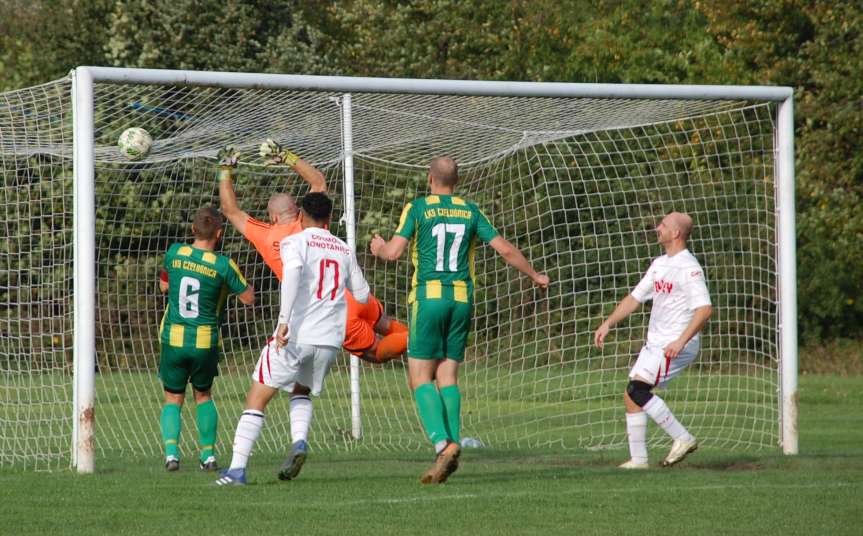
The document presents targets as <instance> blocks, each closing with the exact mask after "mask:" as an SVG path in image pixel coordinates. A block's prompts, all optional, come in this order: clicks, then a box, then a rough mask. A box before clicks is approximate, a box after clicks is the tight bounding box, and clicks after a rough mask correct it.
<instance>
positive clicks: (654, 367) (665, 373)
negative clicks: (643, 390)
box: [629, 339, 701, 387]
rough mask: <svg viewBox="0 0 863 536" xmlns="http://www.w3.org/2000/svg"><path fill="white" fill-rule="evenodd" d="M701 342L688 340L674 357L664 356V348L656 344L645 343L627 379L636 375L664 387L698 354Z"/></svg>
mask: <svg viewBox="0 0 863 536" xmlns="http://www.w3.org/2000/svg"><path fill="white" fill-rule="evenodd" d="M700 346H701V343H700V342H699V340H698V339H695V340H690V341H689V342H688V343H686V346H684V347H683V349H682V350H681V351H680V353H679V354H677V357H675V358H674V359H668V358H667V357H665V350H664V349H662V348H659V347H657V346H650V345H647V344H645V345H644V346H643V347H642V348H641V352H639V354H638V359H636V361H635V365H633V366H632V370H630V371H629V379H630V380H632V379H635V377H636V376H638V377H641V378H644V379H645V380H647V381H648V382H651V381H652V382H653V385H654V386H655V387H665V385H666V384H667V383H668V382H669V381H670V380H672V379H673V378H674V377H676V376H679V375H680V373H681V372H683V370H684V369H685V368H686V367H688V366H689V365H690V364H691V363H692V362H693V361H695V358H696V357H697V356H698V348H699V347H700Z"/></svg>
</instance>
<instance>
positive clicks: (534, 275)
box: [488, 235, 550, 288]
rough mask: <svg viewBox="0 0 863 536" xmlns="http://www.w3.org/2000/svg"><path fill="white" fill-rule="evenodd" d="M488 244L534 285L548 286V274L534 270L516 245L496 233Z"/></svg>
mask: <svg viewBox="0 0 863 536" xmlns="http://www.w3.org/2000/svg"><path fill="white" fill-rule="evenodd" d="M488 245H489V246H491V247H492V248H493V249H494V250H495V251H497V253H498V254H499V255H500V256H501V257H503V260H505V261H506V262H507V264H509V265H510V266H512V267H513V268H515V269H516V270H518V271H519V272H521V273H523V274H524V275H526V276H528V277H529V278H530V279H531V280H532V281H533V284H534V285H536V286H538V287H540V288H548V284H549V282H550V280H549V278H548V276H547V275H545V274H541V273H539V272H537V271H536V270H534V269H533V266H531V264H530V261H528V260H527V258H526V257H525V256H524V254H523V253H522V252H521V251H520V250H519V249H518V248H517V247H515V246H514V245H512V243H511V242H510V241H509V240H507V239H505V238H504V237H502V236H499V235H498V236H496V237H494V238H492V239H491V241H490V242H489V243H488Z"/></svg>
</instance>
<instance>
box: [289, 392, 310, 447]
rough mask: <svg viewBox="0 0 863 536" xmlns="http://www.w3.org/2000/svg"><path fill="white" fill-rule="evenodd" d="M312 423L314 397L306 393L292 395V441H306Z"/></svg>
mask: <svg viewBox="0 0 863 536" xmlns="http://www.w3.org/2000/svg"><path fill="white" fill-rule="evenodd" d="M311 425H312V399H311V398H309V397H307V396H305V395H297V396H293V397H291V443H296V442H297V441H306V440H308V437H309V427H310V426H311Z"/></svg>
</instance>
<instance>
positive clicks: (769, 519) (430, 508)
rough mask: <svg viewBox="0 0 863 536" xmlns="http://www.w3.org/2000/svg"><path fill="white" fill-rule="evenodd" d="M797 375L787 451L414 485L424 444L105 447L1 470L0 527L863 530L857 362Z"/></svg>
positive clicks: (657, 454)
mask: <svg viewBox="0 0 863 536" xmlns="http://www.w3.org/2000/svg"><path fill="white" fill-rule="evenodd" d="M800 383H801V401H800V427H801V433H800V452H801V454H800V455H799V456H794V457H786V456H782V455H781V454H779V453H778V452H776V451H767V452H765V451H756V452H747V451H731V452H729V451H723V450H719V449H708V448H705V449H701V450H699V451H698V452H696V453H694V454H693V455H692V456H691V457H690V458H689V459H687V460H686V461H685V462H683V463H682V464H680V465H679V466H677V467H674V468H672V469H659V468H657V469H650V470H648V471H645V472H637V473H632V472H622V471H620V470H617V469H615V465H616V464H617V463H620V462H621V461H623V460H625V459H626V458H627V453H626V452H625V451H623V450H620V451H605V452H584V451H579V450H576V451H564V452H551V451H525V450H491V449H479V450H468V451H466V452H465V453H464V455H463V458H462V459H463V463H462V467H461V469H460V470H459V472H457V473H456V474H455V475H454V476H453V477H452V478H451V480H450V481H449V482H448V483H447V484H445V485H442V486H436V487H424V486H420V484H419V482H418V477H419V475H420V473H421V472H422V471H423V470H424V469H425V467H426V466H427V465H428V463H429V462H430V456H429V455H421V454H393V453H388V452H384V453H380V454H374V453H370V452H361V453H355V454H350V453H348V454H315V453H314V452H313V453H312V455H311V456H310V458H309V461H308V463H307V464H306V466H305V467H304V468H303V472H302V473H301V475H300V477H299V478H298V479H297V480H295V481H292V482H280V481H279V480H278V479H277V478H276V471H277V470H278V466H279V464H280V462H281V458H277V457H274V456H266V455H264V456H255V457H253V458H252V462H251V464H250V470H249V478H250V485H249V486H246V487H244V488H230V489H222V488H216V487H214V486H212V485H211V483H212V481H213V480H215V477H214V475H212V474H202V473H200V472H198V470H197V467H196V464H195V463H194V459H189V457H187V460H186V461H185V465H183V467H182V468H181V470H180V471H179V472H178V473H172V474H167V473H165V472H164V470H163V469H162V466H161V462H160V460H158V459H127V460H119V459H107V460H100V461H99V465H98V472H97V474H95V475H90V476H78V475H75V474H73V473H71V472H69V471H58V472H54V473H33V472H29V471H21V470H4V471H2V472H0V519H2V520H3V523H2V524H0V534H52V535H58V534H107V535H114V534H160V535H164V534H183V533H186V534H190V533H194V534H201V535H210V534H212V535H220V534H225V535H238V534H259V535H260V534H286V533H289V532H290V533H295V534H308V535H316V534H339V535H346V534H375V535H386V534H433V533H434V534H471V535H475V534H495V535H497V536H500V535H506V534H540V535H550V534H640V535H645V534H663V535H669V534H734V535H739V534H783V535H789V534H831V535H832V534H860V519H859V518H860V513H861V511H863V510H861V504H863V502H861V498H860V497H863V412H861V411H860V409H861V404H860V401H859V395H858V394H859V393H860V392H861V391H863V389H861V388H863V377H852V378H841V377H836V376H803V377H801V382H800ZM231 424H233V423H231ZM223 425H228V423H223ZM228 426H230V425H228ZM651 426H652V425H651ZM227 435H229V433H227ZM223 437H224V436H223ZM664 454H665V450H664V449H663V450H661V451H660V450H658V449H652V450H651V461H652V462H653V463H654V464H658V462H659V460H660V459H661V458H662V456H664Z"/></svg>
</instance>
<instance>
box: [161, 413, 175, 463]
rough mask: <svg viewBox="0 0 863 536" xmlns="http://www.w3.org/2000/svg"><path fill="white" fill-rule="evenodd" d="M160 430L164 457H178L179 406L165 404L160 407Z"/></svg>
mask: <svg viewBox="0 0 863 536" xmlns="http://www.w3.org/2000/svg"><path fill="white" fill-rule="evenodd" d="M159 426H160V428H161V429H162V443H163V444H164V445H165V456H176V457H177V458H179V457H180V449H179V446H178V445H177V443H178V442H179V441H180V406H178V405H177V404H165V405H164V406H162V416H161V418H160V419H159Z"/></svg>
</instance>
